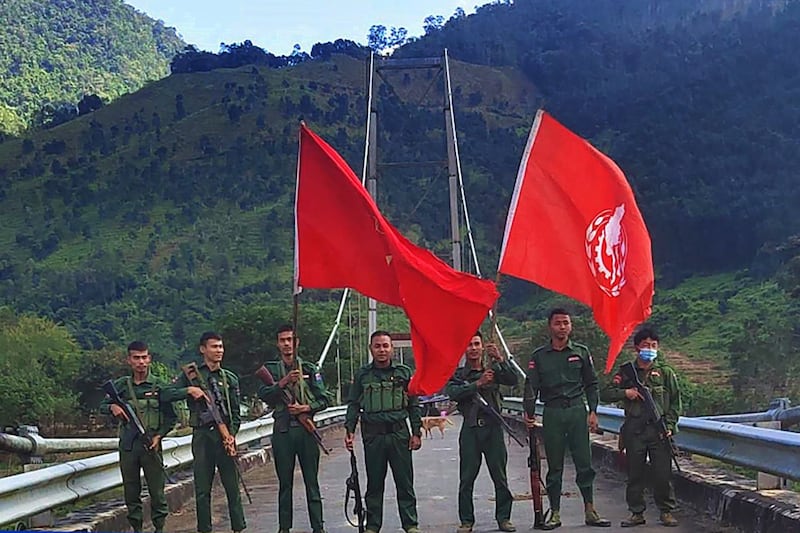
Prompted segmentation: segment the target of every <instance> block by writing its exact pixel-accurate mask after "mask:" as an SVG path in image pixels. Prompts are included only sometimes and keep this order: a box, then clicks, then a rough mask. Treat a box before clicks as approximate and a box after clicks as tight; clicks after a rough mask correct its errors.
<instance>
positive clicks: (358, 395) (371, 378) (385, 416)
mask: <svg viewBox="0 0 800 533" xmlns="http://www.w3.org/2000/svg"><path fill="white" fill-rule="evenodd" d="M369 349H370V353H371V354H372V362H371V363H370V364H368V365H366V366H364V367H362V368H361V369H359V371H358V373H357V374H356V375H355V376H354V378H353V384H352V385H351V387H350V394H349V397H348V405H347V416H346V420H345V428H346V429H347V435H346V436H345V440H344V443H345V447H346V448H347V449H348V450H352V449H353V443H354V442H355V430H356V424H358V421H359V420H361V439H362V442H363V445H364V461H365V463H366V467H367V491H366V494H365V496H364V501H365V504H366V511H367V524H366V528H367V529H366V531H367V533H378V531H380V529H381V525H382V524H383V491H384V485H385V481H386V471H387V465H388V466H391V468H392V474H393V476H394V480H395V487H396V489H397V508H398V511H399V512H400V522H401V524H402V526H403V529H404V530H405V531H406V533H419V532H420V529H419V527H418V520H417V497H416V495H415V494H414V469H413V465H412V462H411V452H412V450H419V449H420V447H421V446H422V439H421V434H422V416H421V409H420V405H419V398H417V397H416V396H409V395H408V383H409V381H410V380H411V369H410V368H409V367H407V366H405V365H403V364H399V363H396V362H394V361H392V355H393V352H394V347H393V346H392V337H391V335H390V334H389V333H388V332H386V331H376V332H374V333H373V334H372V335H371V336H370V345H369ZM406 420H408V422H410V423H411V431H410V432H409V428H408V422H407V421H406Z"/></svg>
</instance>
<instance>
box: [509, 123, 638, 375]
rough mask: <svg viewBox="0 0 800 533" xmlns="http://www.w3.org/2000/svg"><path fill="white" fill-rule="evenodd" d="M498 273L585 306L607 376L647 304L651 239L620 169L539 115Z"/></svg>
mask: <svg viewBox="0 0 800 533" xmlns="http://www.w3.org/2000/svg"><path fill="white" fill-rule="evenodd" d="M498 270H499V271H500V272H502V273H504V274H510V275H512V276H516V277H518V278H522V279H526V280H528V281H532V282H534V283H537V284H539V285H541V286H542V287H545V288H547V289H550V290H553V291H555V292H559V293H561V294H565V295H567V296H570V297H572V298H574V299H576V300H578V301H581V302H583V303H585V304H586V305H588V306H591V308H592V311H593V313H594V318H595V321H596V322H597V324H598V325H599V326H600V327H601V328H602V329H603V331H605V332H606V334H607V335H608V336H609V337H610V339H611V343H610V345H609V348H608V359H607V361H606V372H608V371H610V370H611V367H612V366H613V365H614V359H616V357H617V354H619V352H620V350H622V346H623V344H624V343H625V341H626V340H627V338H628V337H629V336H630V334H631V333H632V331H633V329H634V328H635V327H636V326H637V325H638V324H640V323H641V322H643V321H644V320H646V319H647V317H649V316H650V313H651V306H652V303H653V283H654V281H653V259H652V256H651V252H650V235H649V234H648V232H647V227H646V226H645V224H644V220H643V219H642V215H641V213H639V208H638V207H637V205H636V201H635V200H634V197H633V192H632V191H631V188H630V185H628V182H627V181H626V180H625V175H624V174H623V173H622V171H621V170H620V169H619V167H618V166H617V165H616V164H615V163H614V162H613V161H612V160H611V159H610V158H608V157H606V156H605V155H603V154H602V153H600V152H599V151H598V150H597V149H595V148H594V147H593V146H592V145H591V144H589V143H588V142H587V141H585V140H584V139H582V138H580V137H578V136H577V135H575V134H574V133H572V132H571V131H569V130H568V129H566V128H565V127H564V126H562V125H561V124H559V123H558V122H556V120H555V119H553V118H552V117H551V116H550V115H548V114H547V113H545V112H544V111H542V110H540V111H539V112H538V113H537V115H536V119H535V120H534V122H533V128H532V129H531V134H530V137H529V138H528V145H527V147H526V148H525V153H524V154H523V156H522V163H521V164H520V168H519V173H518V174H517V183H516V186H515V188H514V196H513V198H512V199H511V206H510V208H509V211H508V219H507V220H506V230H505V235H504V237H503V248H502V250H501V252H500V266H499V268H498Z"/></svg>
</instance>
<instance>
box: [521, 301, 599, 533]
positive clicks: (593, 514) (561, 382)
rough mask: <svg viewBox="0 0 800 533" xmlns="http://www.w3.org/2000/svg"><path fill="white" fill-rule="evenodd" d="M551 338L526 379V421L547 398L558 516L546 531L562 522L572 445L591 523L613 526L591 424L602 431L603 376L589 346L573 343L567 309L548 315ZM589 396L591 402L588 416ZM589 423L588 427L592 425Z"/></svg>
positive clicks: (550, 485) (547, 441)
mask: <svg viewBox="0 0 800 533" xmlns="http://www.w3.org/2000/svg"><path fill="white" fill-rule="evenodd" d="M548 326H549V329H550V342H549V343H548V344H546V345H544V346H540V347H539V348H537V349H536V350H534V352H533V356H532V357H531V360H530V362H529V363H528V372H527V374H528V375H527V379H526V380H525V395H524V399H523V406H524V408H525V421H526V423H527V424H528V427H529V428H530V427H533V425H534V423H535V412H534V408H535V404H536V397H537V395H539V394H540V393H541V400H542V402H544V406H545V407H544V416H543V417H542V418H543V419H542V436H543V438H544V449H545V454H546V455H547V496H548V499H549V500H550V508H551V510H552V515H551V516H550V519H549V520H548V521H547V522H545V523H544V525H543V527H542V529H546V530H550V529H555V528H557V527H560V526H561V516H560V509H561V480H562V477H563V474H564V452H565V451H566V449H567V448H569V451H570V455H572V461H573V463H574V464H575V470H576V474H577V475H576V479H575V481H576V483H577V485H578V488H579V489H580V491H581V496H582V497H583V503H584V508H585V513H584V514H585V517H584V518H585V523H586V524H587V525H590V526H599V527H609V526H611V522H609V521H608V520H606V519H604V518H600V516H599V515H598V514H597V511H596V510H595V508H594V493H593V488H592V484H593V482H594V476H595V472H594V469H593V468H592V455H591V448H590V446H589V428H591V429H592V430H593V431H596V430H597V404H598V403H599V394H598V382H597V374H596V373H595V370H594V362H593V361H592V356H591V354H590V353H589V348H587V347H586V346H584V345H582V344H578V343H576V342H572V341H571V340H570V338H569V336H570V333H572V320H571V319H570V316H569V313H568V312H567V311H565V310H564V309H560V308H557V309H553V310H552V311H550V316H549V318H548ZM584 396H585V397H586V400H587V402H588V404H589V416H588V418H587V416H586V406H585V404H584ZM587 425H588V428H587Z"/></svg>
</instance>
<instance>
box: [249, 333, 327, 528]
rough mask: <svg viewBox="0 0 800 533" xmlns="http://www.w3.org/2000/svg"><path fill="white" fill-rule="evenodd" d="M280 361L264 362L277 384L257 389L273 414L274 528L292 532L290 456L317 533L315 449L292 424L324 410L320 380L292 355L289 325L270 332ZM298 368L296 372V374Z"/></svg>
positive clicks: (318, 507) (319, 524)
mask: <svg viewBox="0 0 800 533" xmlns="http://www.w3.org/2000/svg"><path fill="white" fill-rule="evenodd" d="M276 335H277V343H278V350H279V351H280V355H281V360H280V361H273V362H270V363H267V365H266V366H267V369H268V370H269V371H270V373H271V374H272V375H273V376H274V378H275V379H276V380H278V381H276V383H275V384H274V385H271V386H267V385H264V386H262V387H261V388H260V389H259V391H258V396H259V397H260V398H261V399H262V400H264V401H265V402H267V403H268V404H270V406H272V408H273V409H274V410H275V411H274V413H273V415H272V416H273V418H274V419H275V426H274V430H273V432H272V453H273V456H274V458H275V472H276V473H277V475H278V484H279V489H278V527H279V530H278V531H279V533H288V532H289V530H290V529H291V527H292V509H293V507H294V505H293V503H294V502H293V500H292V485H293V483H294V465H295V457H296V458H297V459H298V460H299V461H300V470H301V471H302V472H303V483H304V484H305V486H306V504H307V505H308V517H309V521H310V522H311V529H312V530H313V531H314V533H323V532H324V530H323V520H322V496H321V494H320V491H319V478H318V474H319V446H318V445H317V441H316V440H314V437H313V436H312V435H311V434H310V433H309V432H308V431H306V430H305V429H304V428H303V427H302V426H301V425H300V422H298V420H297V418H296V416H295V415H298V414H301V413H309V414H310V415H311V416H313V415H314V413H317V412H319V411H322V410H323V409H327V407H328V396H327V392H326V391H325V385H324V384H323V382H322V375H321V374H320V373H319V371H318V370H317V367H316V365H314V364H313V363H309V362H307V361H302V360H301V359H300V357H298V356H297V355H296V354H295V349H296V348H297V345H298V344H299V339H298V338H297V337H295V335H294V329H293V328H292V326H290V325H285V326H281V327H280V328H278V331H277V332H276ZM301 369H302V370H301ZM281 389H289V390H290V391H291V392H292V395H293V396H294V398H295V399H296V400H297V401H296V402H295V403H293V404H292V405H286V403H285V402H284V400H283V393H282V392H281Z"/></svg>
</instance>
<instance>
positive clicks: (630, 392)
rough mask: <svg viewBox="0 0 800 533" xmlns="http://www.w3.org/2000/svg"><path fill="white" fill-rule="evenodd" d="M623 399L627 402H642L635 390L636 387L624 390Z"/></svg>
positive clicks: (640, 396) (642, 399)
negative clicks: (627, 400)
mask: <svg viewBox="0 0 800 533" xmlns="http://www.w3.org/2000/svg"><path fill="white" fill-rule="evenodd" d="M625 397H626V398H627V399H629V400H639V401H644V398H642V395H641V394H640V393H639V391H638V390H636V387H631V388H630V389H625Z"/></svg>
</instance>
